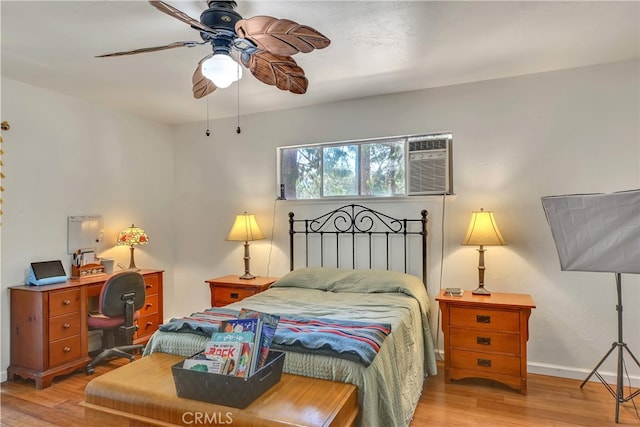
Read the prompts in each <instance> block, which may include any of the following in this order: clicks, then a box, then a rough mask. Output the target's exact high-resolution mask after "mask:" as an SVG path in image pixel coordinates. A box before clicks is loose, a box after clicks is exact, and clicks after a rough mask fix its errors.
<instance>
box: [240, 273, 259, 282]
mask: <svg viewBox="0 0 640 427" xmlns="http://www.w3.org/2000/svg"><path fill="white" fill-rule="evenodd" d="M255 278H256V276H254V275H253V274H251V273H249V272H246V273H244V274H243V275H242V276H240V277H239V279H244V280H251V279H255Z"/></svg>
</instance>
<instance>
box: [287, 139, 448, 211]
mask: <svg viewBox="0 0 640 427" xmlns="http://www.w3.org/2000/svg"><path fill="white" fill-rule="evenodd" d="M416 141H417V142H422V141H425V142H428V143H427V144H426V145H425V144H416ZM431 141H439V142H440V141H441V142H443V143H442V144H431V143H430V142H431ZM450 141H451V134H426V135H409V136H403V137H394V138H377V139H369V140H359V141H347V142H338V143H325V144H313V145H304V146H291V147H280V148H278V165H279V175H278V177H279V185H280V189H281V190H280V191H281V195H284V197H285V198H286V199H288V200H296V199H306V200H308V199H322V198H331V197H378V196H385V197H394V196H406V195H407V194H428V193H429V191H428V190H429V188H425V189H423V190H425V191H426V192H424V191H423V192H415V191H414V190H415V189H414V187H416V185H418V187H420V186H422V185H423V184H421V183H422V182H430V183H433V182H435V181H443V183H442V185H440V186H439V187H438V189H437V192H438V193H439V194H442V193H443V192H444V191H443V190H442V189H440V187H441V188H445V187H448V185H446V184H448V183H449V182H450V161H449V159H450V156H449V150H450ZM411 147H418V148H416V150H415V152H416V153H417V152H418V151H417V150H418V149H420V150H421V151H419V152H420V153H428V155H424V154H421V155H420V156H419V157H416V156H415V153H413V152H412V150H413V148H411ZM425 147H426V148H425ZM436 149H438V150H439V151H438V156H437V158H438V159H439V160H440V162H441V165H440V166H439V167H438V168H433V167H429V168H425V167H424V166H425V165H426V163H427V162H429V161H430V160H431V159H435V158H436V157H434V154H435V151H436ZM429 150H431V151H429ZM407 152H409V157H410V158H411V159H418V161H411V162H408V161H407V160H408V156H407ZM412 167H413V170H414V172H411V173H410V171H407V169H408V168H412ZM436 169H437V170H438V171H439V172H438V173H439V175H435V176H431V175H433V174H434V173H436V172H434V171H435V170H436ZM415 171H418V174H419V177H420V181H417V180H416V178H415V175H416V173H415ZM423 171H427V172H423ZM425 174H431V175H430V176H428V177H427V176H425ZM440 175H443V176H442V178H441V177H440ZM445 175H446V177H445ZM412 177H413V178H412ZM425 178H429V179H428V180H426V179H425ZM410 179H413V181H412V182H413V184H412V185H411V188H412V190H411V191H409V188H410V186H409V183H408V181H409V180H410ZM445 181H446V182H445ZM416 183H417V184H416ZM420 189H422V188H420ZM435 190H436V189H435V188H434V191H432V192H431V193H432V194H435V192H436V191H435Z"/></svg>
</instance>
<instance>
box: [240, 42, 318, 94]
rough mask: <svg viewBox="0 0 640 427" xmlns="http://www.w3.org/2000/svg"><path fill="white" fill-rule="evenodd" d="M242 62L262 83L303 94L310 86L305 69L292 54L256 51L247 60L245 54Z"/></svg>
mask: <svg viewBox="0 0 640 427" xmlns="http://www.w3.org/2000/svg"><path fill="white" fill-rule="evenodd" d="M242 63H243V64H244V65H245V66H246V67H247V68H249V71H251V74H253V75H254V76H255V77H256V78H257V79H258V80H260V81H261V82H262V83H266V84H268V85H271V86H276V87H277V88H278V89H281V90H288V91H289V92H292V93H296V94H303V93H305V92H306V91H307V87H308V86H309V81H308V80H307V78H306V77H305V76H304V70H303V69H302V68H300V67H299V66H298V64H296V61H294V60H293V58H291V57H290V56H283V55H275V54H273V53H270V52H256V53H254V54H253V55H249V58H248V59H246V60H245V57H244V56H243V58H242Z"/></svg>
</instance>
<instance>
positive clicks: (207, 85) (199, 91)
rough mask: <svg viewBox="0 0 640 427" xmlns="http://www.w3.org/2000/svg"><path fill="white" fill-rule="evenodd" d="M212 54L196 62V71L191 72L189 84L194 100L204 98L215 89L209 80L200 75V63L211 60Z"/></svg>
mask: <svg viewBox="0 0 640 427" xmlns="http://www.w3.org/2000/svg"><path fill="white" fill-rule="evenodd" d="M212 56H213V54H211V55H207V56H205V57H204V58H202V59H201V60H200V62H198V66H197V67H196V70H195V71H194V72H193V77H192V78H191V82H192V83H193V97H194V98H195V99H200V98H204V97H205V96H207V95H209V94H210V93H211V92H213V91H214V90H216V89H217V86H216V85H214V84H213V82H212V81H211V80H209V79H208V78H206V77H205V76H203V75H202V63H203V62H204V61H206V60H207V59H209V58H211V57H212Z"/></svg>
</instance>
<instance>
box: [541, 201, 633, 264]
mask: <svg viewBox="0 0 640 427" xmlns="http://www.w3.org/2000/svg"><path fill="white" fill-rule="evenodd" d="M542 206H543V208H544V211H545V214H546V216H547V221H548V223H549V226H550V227H551V234H552V235H553V240H554V241H555V244H556V249H557V250H558V256H559V258H560V267H561V268H562V270H564V271H592V272H609V273H640V190H630V191H621V192H616V193H606V194H603V193H601V194H573V195H563V196H547V197H542Z"/></svg>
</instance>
